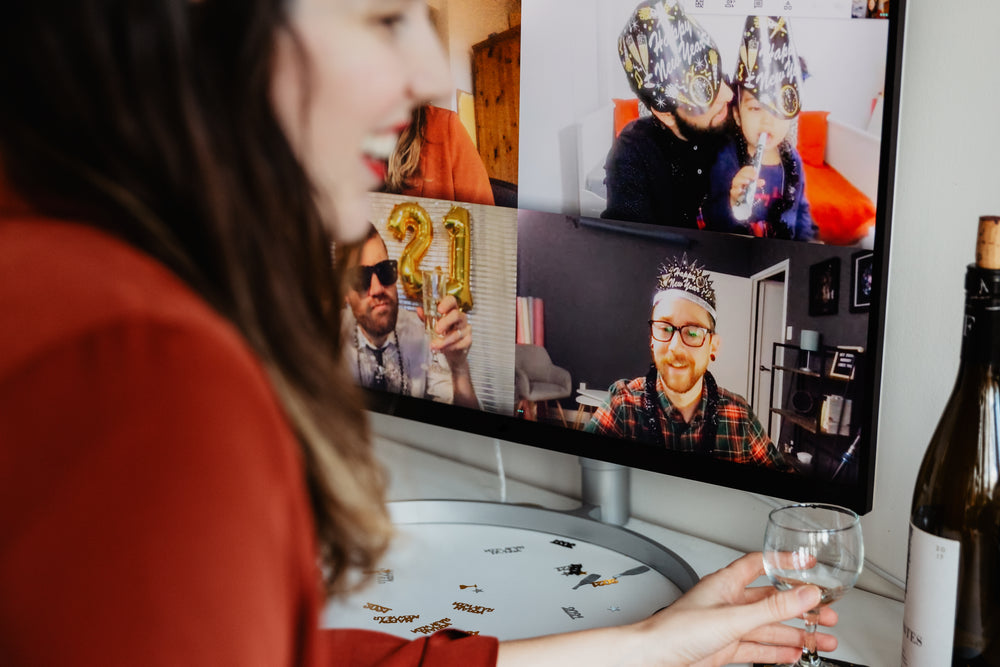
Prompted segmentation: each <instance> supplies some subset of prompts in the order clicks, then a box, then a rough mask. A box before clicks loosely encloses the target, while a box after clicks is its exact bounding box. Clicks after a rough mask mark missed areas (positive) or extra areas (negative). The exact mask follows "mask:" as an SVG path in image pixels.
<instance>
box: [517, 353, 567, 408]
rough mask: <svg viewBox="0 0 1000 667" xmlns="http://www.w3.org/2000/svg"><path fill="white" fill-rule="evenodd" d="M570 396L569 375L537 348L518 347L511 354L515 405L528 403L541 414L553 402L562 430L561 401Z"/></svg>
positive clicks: (547, 354)
mask: <svg viewBox="0 0 1000 667" xmlns="http://www.w3.org/2000/svg"><path fill="white" fill-rule="evenodd" d="M572 393H573V380H572V378H571V377H570V374H569V371H568V370H566V369H565V368H560V367H559V366H556V365H555V364H553V363H552V359H551V358H550V357H549V353H548V352H546V350H545V348H544V347H541V346H539V345H518V346H517V347H516V348H515V350H514V398H515V401H516V402H517V404H518V405H520V406H524V405H525V403H527V405H528V406H531V407H532V408H533V407H535V406H540V407H541V408H542V410H543V411H544V410H545V408H546V407H547V405H548V403H549V402H550V401H555V404H556V411H557V412H558V414H559V419H560V420H561V421H562V423H563V426H567V425H568V424H567V423H566V415H565V414H564V413H563V409H562V405H560V404H559V399H560V398H566V397H568V396H570V395H572Z"/></svg>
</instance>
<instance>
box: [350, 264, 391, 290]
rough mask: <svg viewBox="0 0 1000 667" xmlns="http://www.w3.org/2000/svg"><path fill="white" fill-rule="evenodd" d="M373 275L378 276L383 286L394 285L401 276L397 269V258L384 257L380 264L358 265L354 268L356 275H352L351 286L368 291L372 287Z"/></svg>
mask: <svg viewBox="0 0 1000 667" xmlns="http://www.w3.org/2000/svg"><path fill="white" fill-rule="evenodd" d="M373 275H374V276H375V277H376V278H378V281H379V282H380V283H381V284H382V287H388V286H389V285H394V284H395V283H396V279H397V278H398V277H399V273H398V271H397V270H396V260H394V259H383V260H382V261H381V262H379V263H378V264H373V265H372V266H359V267H357V268H356V269H354V275H353V276H351V287H353V288H354V289H355V290H356V291H358V292H367V291H368V289H369V288H370V287H371V284H372V276H373Z"/></svg>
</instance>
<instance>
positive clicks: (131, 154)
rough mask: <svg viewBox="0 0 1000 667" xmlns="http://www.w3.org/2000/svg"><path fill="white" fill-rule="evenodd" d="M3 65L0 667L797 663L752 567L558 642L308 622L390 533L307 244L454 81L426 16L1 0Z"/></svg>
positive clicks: (315, 253)
mask: <svg viewBox="0 0 1000 667" xmlns="http://www.w3.org/2000/svg"><path fill="white" fill-rule="evenodd" d="M0 63H2V64H0V86H2V88H0V89H2V90H3V91H4V94H3V96H2V97H0V164H2V173H3V176H2V179H0V180H2V182H3V195H2V197H0V312H3V317H2V318H0V489H2V491H0V500H2V502H0V526H2V528H3V529H2V531H0V591H2V594H0V656H2V658H3V664H4V665H5V666H20V665H55V664H73V665H105V666H106V665H137V664H142V665H160V664H162V665H187V666H195V667H198V666H201V665H212V666H217V665H241V666H242V665H276V666H277V665H280V666H288V665H295V666H300V665H308V666H313V665H331V664H361V665H363V664H377V663H378V664H393V665H407V664H420V663H422V664H462V665H477V664H492V663H493V662H494V661H499V662H500V663H502V664H517V665H526V664H527V665H530V664H545V663H548V662H549V657H550V656H551V655H553V654H558V655H559V656H560V659H562V660H565V661H569V662H574V663H575V664H581V665H582V664H597V663H595V662H593V661H594V660H599V659H600V658H601V657H602V654H601V651H602V650H603V651H613V652H614V654H615V655H616V656H618V657H629V658H634V660H633V662H636V663H637V664H639V663H642V664H661V665H668V664H670V665H672V664H692V663H695V662H698V661H703V662H704V664H719V663H721V662H725V661H726V660H728V659H730V658H732V657H734V656H735V657H738V658H740V659H744V660H746V659H757V658H760V659H767V660H772V659H774V658H783V659H788V658H789V657H791V656H793V655H794V654H796V653H797V650H796V649H794V646H795V645H796V644H797V643H798V642H799V640H800V631H798V630H793V629H791V628H785V627H784V626H781V625H774V623H775V622H776V621H779V620H782V619H785V618H790V617H793V616H796V615H798V614H799V613H801V612H802V611H803V610H804V609H805V608H807V607H808V606H810V605H812V604H816V602H817V601H818V599H819V593H818V591H817V590H816V589H814V588H812V587H805V588H803V589H801V590H799V591H792V592H787V593H782V594H776V595H773V596H770V597H769V599H768V600H766V601H761V602H755V601H756V600H758V599H759V598H761V597H763V596H765V595H767V594H768V591H767V590H764V591H758V592H746V591H745V590H744V586H745V584H746V583H747V582H748V581H750V580H751V579H753V578H755V577H756V576H757V575H758V574H759V570H760V557H759V555H758V556H756V557H749V558H747V559H744V560H741V561H738V562H737V564H736V565H734V566H732V567H731V568H730V569H729V570H728V571H724V573H722V574H719V575H716V576H715V577H712V578H709V579H708V580H707V581H706V582H705V583H704V584H703V585H702V586H700V587H699V588H698V589H696V591H695V592H694V593H693V594H692V595H689V596H687V597H685V598H684V599H683V600H682V601H680V602H678V603H676V604H675V605H673V606H672V607H671V608H670V609H668V610H667V611H666V612H664V613H662V614H658V615H657V616H656V617H654V618H653V619H650V620H649V621H647V622H645V623H642V624H640V625H636V626H629V627H625V628H615V629H609V630H602V631H596V632H591V633H584V634H582V635H578V636H573V637H552V638H547V639H539V640H532V641H528V642H514V643H511V644H504V645H502V646H500V647H499V648H498V645H497V643H496V642H495V640H492V639H489V638H485V637H468V638H463V637H460V636H459V635H457V634H455V633H444V634H439V635H435V636H432V637H431V638H428V639H425V640H417V641H415V642H413V643H404V642H402V641H400V640H398V639H394V638H390V637H386V636H384V635H379V634H376V633H359V632H351V631H331V632H321V631H320V630H319V629H318V612H319V608H320V606H321V604H322V600H323V599H324V597H325V596H329V595H336V594H338V593H340V592H341V591H344V590H347V589H348V588H349V587H350V585H351V583H352V581H354V580H353V579H352V578H351V574H352V573H354V574H356V573H358V572H359V571H364V570H366V569H370V568H371V567H372V565H373V564H374V563H375V562H376V560H377V558H378V556H379V555H380V554H381V553H382V551H383V549H384V548H385V545H386V542H387V540H388V536H389V533H390V524H389V521H388V519H387V518H386V513H385V510H384V507H383V505H382V480H381V476H380V473H379V469H378V467H377V465H376V463H375V462H374V461H373V458H372V454H371V451H370V449H369V446H368V442H367V440H368V434H367V430H366V425H365V422H364V418H363V413H362V411H361V409H360V407H359V401H358V399H357V397H356V395H355V393H354V391H353V390H352V389H351V387H352V382H351V381H350V376H349V374H348V373H347V372H346V371H345V369H344V368H343V367H342V365H341V361H340V358H341V355H340V345H341V341H340V339H339V333H338V332H339V326H338V321H337V318H338V315H339V311H340V309H339V308H338V307H337V306H338V305H339V304H340V303H341V302H342V299H341V295H340V294H339V293H335V292H334V290H332V289H331V288H330V285H333V284H336V283H335V282H334V280H333V276H332V275H331V272H332V269H331V267H330V261H329V252H328V249H329V242H330V240H331V238H336V239H338V240H340V241H344V242H347V241H353V240H356V239H358V238H359V237H360V235H361V234H362V233H363V232H364V230H365V229H366V226H367V221H366V211H367V202H366V194H365V190H367V189H370V188H373V187H376V186H377V185H378V178H377V177H376V176H375V175H374V173H373V171H372V170H371V169H369V166H370V165H371V163H372V162H374V161H377V160H378V159H382V158H384V157H386V156H383V155H373V154H372V151H370V150H366V148H365V146H366V145H369V142H370V144H371V145H385V144H386V143H387V142H385V141H383V140H381V139H382V137H384V136H385V135H387V134H388V135H391V134H393V133H394V132H395V131H396V130H397V129H398V128H399V127H401V126H402V125H403V124H405V122H406V119H407V117H408V115H409V112H410V109H411V108H413V107H414V106H416V105H418V104H421V103H423V102H425V101H426V100H427V99H430V98H431V97H433V96H435V95H437V94H439V93H440V91H441V88H442V86H444V85H447V84H446V81H447V76H446V73H445V67H444V63H443V58H442V56H441V53H440V51H439V48H438V46H437V45H436V43H435V42H434V40H433V36H432V32H431V29H430V27H429V24H428V23H427V19H426V15H425V8H424V7H423V4H422V2H418V0H297V1H295V2H286V1H284V0H231V1H227V0H201V1H195V0H158V1H157V0H135V1H133V2H125V1H123V0H72V1H71V2H69V1H68V2H62V3H58V6H53V3H37V2H34V1H33V0H12V1H11V2H8V3H7V4H6V5H5V16H4V21H2V22H0ZM390 145H391V143H390ZM317 556H318V559H317ZM744 602H755V603H754V604H742V603H744ZM825 620H826V621H827V622H830V621H832V620H833V617H832V615H831V614H830V613H827V614H826V616H825ZM758 641H766V642H771V643H774V644H779V645H781V647H782V648H778V647H776V646H762V645H760V644H758V643H757V642H758ZM609 642H613V644H611V643H609ZM832 643H833V639H832V638H829V637H824V638H823V643H822V644H821V649H824V650H828V649H829V648H830V645H831V644H832ZM578 655H579V656H581V657H580V659H579V660H577V659H576V657H575V656H578ZM380 661H381V662H380Z"/></svg>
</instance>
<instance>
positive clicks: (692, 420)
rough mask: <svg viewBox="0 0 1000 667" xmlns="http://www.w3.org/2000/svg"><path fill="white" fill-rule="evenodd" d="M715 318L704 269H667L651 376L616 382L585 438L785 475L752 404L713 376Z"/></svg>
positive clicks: (655, 316)
mask: <svg viewBox="0 0 1000 667" xmlns="http://www.w3.org/2000/svg"><path fill="white" fill-rule="evenodd" d="M715 318H716V312H715V288H714V287H713V286H712V281H711V280H710V279H709V278H708V274H707V273H705V271H704V269H702V268H701V267H700V266H698V265H697V263H696V262H690V263H689V262H688V261H687V257H683V258H681V259H677V258H674V259H673V260H670V261H668V262H667V263H665V264H664V265H662V266H661V267H660V276H659V279H658V281H657V291H656V294H655V295H654V296H653V312H652V318H651V319H650V321H649V327H650V349H651V351H652V356H653V363H652V365H651V367H650V371H649V373H648V374H647V375H646V376H645V377H638V378H635V379H633V380H619V381H617V382H615V383H614V384H613V385H612V386H611V395H610V396H609V398H608V401H607V402H606V403H605V404H604V405H602V406H601V407H600V408H598V410H597V412H595V413H594V416H593V418H592V419H591V421H590V423H589V424H588V425H587V431H589V432H591V433H599V434H602V435H610V436H614V437H616V438H626V439H631V440H637V441H640V442H646V443H649V444H653V445H656V446H660V447H665V448H667V449H672V450H677V451H686V452H700V453H703V454H709V455H711V456H712V457H714V458H718V459H723V460H727V461H735V462H737V463H752V464H756V465H762V466H767V467H771V468H777V469H786V468H787V466H786V464H785V462H784V460H783V459H782V457H781V453H780V452H779V451H778V448H777V447H775V446H774V444H773V443H772V442H771V439H770V438H768V436H767V433H765V432H764V428H763V427H762V426H761V424H760V421H758V419H757V417H756V416H755V415H754V414H753V411H752V410H751V409H750V406H749V405H748V404H747V402H746V400H745V399H744V398H743V397H742V396H739V395H737V394H734V393H732V392H729V391H726V390H725V389H722V388H721V387H719V386H718V385H717V384H716V382H715V378H713V377H712V374H711V373H710V372H708V365H709V363H710V362H712V361H714V360H715V353H716V352H717V351H718V349H719V335H718V334H717V333H715Z"/></svg>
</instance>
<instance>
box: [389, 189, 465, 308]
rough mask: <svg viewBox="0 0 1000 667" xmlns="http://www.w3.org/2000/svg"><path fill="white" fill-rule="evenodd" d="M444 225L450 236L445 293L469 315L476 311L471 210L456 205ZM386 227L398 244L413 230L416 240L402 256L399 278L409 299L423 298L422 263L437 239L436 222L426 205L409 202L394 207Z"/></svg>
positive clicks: (445, 219)
mask: <svg viewBox="0 0 1000 667" xmlns="http://www.w3.org/2000/svg"><path fill="white" fill-rule="evenodd" d="M443 223H444V228H445V230H446V231H447V232H448V236H449V243H448V260H449V263H450V266H449V269H448V285H447V287H446V288H445V292H446V293H447V294H451V295H452V296H454V297H455V300H456V301H457V302H458V306H459V308H461V309H462V310H463V311H465V312H468V311H469V310H471V309H472V290H471V288H470V286H469V269H470V265H471V259H472V258H471V252H470V251H471V233H470V225H469V223H470V220H469V211H468V210H467V209H464V208H462V207H461V206H454V207H452V209H451V210H450V211H448V214H447V215H445V216H444V221H443ZM386 227H387V228H388V229H389V231H390V232H391V233H392V235H393V237H395V239H396V240H397V241H402V240H403V239H405V238H406V235H407V232H409V231H410V230H411V229H412V230H413V238H412V239H411V240H410V242H409V243H407V244H406V247H404V248H403V252H402V253H400V255H399V279H400V282H402V283H403V291H404V292H406V295H407V296H408V297H410V298H411V299H420V292H421V290H422V289H423V280H422V279H421V277H420V263H421V261H423V258H424V255H426V254H427V250H428V249H429V248H430V246H431V241H432V240H433V238H434V224H433V221H432V220H431V217H430V215H429V214H428V213H427V211H426V210H425V209H424V207H423V206H421V205H420V204H416V203H414V202H406V203H403V204H397V205H396V206H395V207H393V209H392V212H391V213H390V214H389V220H388V222H387V224H386Z"/></svg>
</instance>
